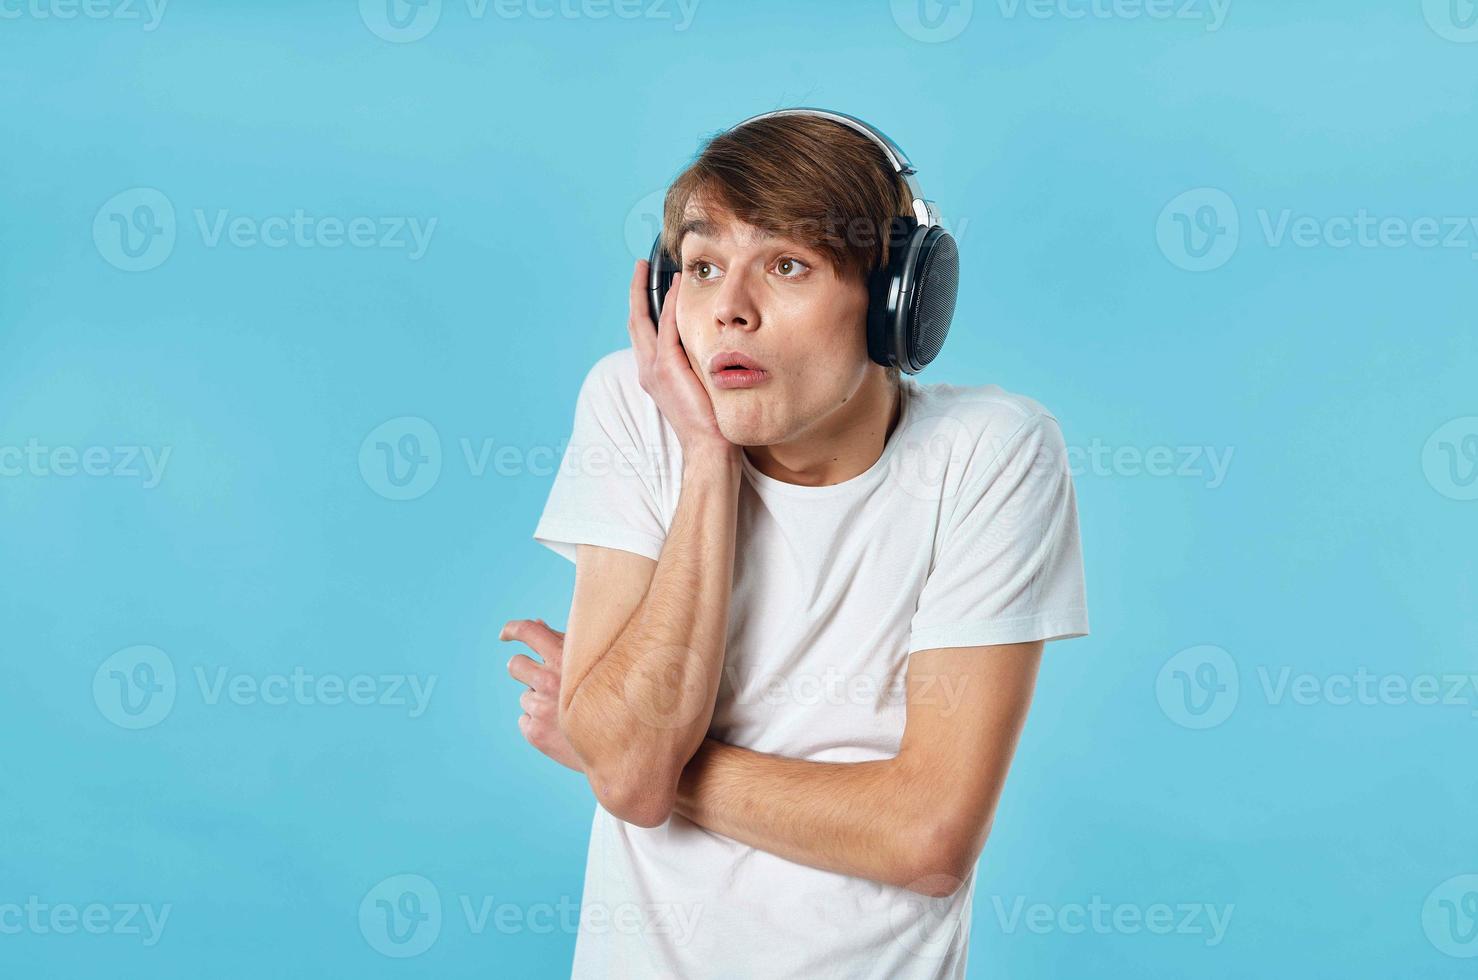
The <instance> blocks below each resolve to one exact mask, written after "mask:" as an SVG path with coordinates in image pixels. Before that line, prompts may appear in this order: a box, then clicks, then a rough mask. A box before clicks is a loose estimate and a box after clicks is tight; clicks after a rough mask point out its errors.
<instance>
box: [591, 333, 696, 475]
mask: <svg viewBox="0 0 1478 980" xmlns="http://www.w3.org/2000/svg"><path fill="white" fill-rule="evenodd" d="M579 401H580V404H581V406H582V407H583V410H584V411H585V412H587V413H590V414H593V415H594V416H595V418H596V419H598V420H600V421H601V422H603V423H605V424H607V425H617V424H619V425H621V426H622V427H623V428H624V429H625V430H626V431H627V432H628V434H629V435H630V437H631V438H632V439H634V440H637V441H640V442H644V443H647V444H648V445H651V446H654V447H656V449H657V451H660V452H666V453H673V452H677V451H678V441H677V433H676V432H674V431H673V430H672V426H671V425H669V424H668V422H667V420H666V419H665V418H664V417H663V416H662V411H661V410H660V409H659V408H658V407H657V403H656V402H655V401H653V400H652V396H651V395H649V394H647V392H646V389H645V388H643V387H642V386H641V379H640V377H639V376H638V373H637V367H636V351H635V350H634V349H632V348H631V347H623V348H621V349H620V350H613V351H611V352H610V353H608V354H603V355H602V356H601V357H600V358H599V359H598V360H597V361H596V362H595V363H594V364H592V365H591V366H590V370H589V371H587V372H586V374H585V380H584V382H583V383H582V384H581V387H580V398H579Z"/></svg>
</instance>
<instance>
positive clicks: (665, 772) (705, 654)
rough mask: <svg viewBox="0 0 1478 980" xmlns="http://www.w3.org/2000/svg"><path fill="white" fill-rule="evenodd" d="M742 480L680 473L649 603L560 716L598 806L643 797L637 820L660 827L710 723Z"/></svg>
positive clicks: (718, 459)
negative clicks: (644, 816)
mask: <svg viewBox="0 0 1478 980" xmlns="http://www.w3.org/2000/svg"><path fill="white" fill-rule="evenodd" d="M739 479H740V470H739V463H738V461H737V458H736V457H734V456H702V457H695V458H691V459H687V460H685V461H684V470H683V485H682V491H681V493H680V494H679V499H678V506H677V511H676V513H675V515H674V517H673V522H672V526H671V528H670V530H669V532H668V535H667V539H666V541H665V542H664V543H663V546H662V552H661V554H660V556H659V558H658V561H657V567H656V569H655V570H654V572H653V575H652V581H651V583H650V585H649V586H648V588H647V593H646V596H645V597H644V598H643V599H642V601H641V603H640V604H639V605H638V606H637V608H636V610H635V611H634V612H633V613H632V615H631V618H630V619H629V620H628V621H627V623H626V625H625V627H624V628H623V629H622V630H621V632H620V634H618V636H617V638H616V640H615V641H614V642H613V643H612V644H611V646H610V648H609V649H608V650H607V651H606V652H605V653H604V654H603V655H601V656H600V657H599V658H598V659H597V660H596V661H595V662H594V664H593V665H592V666H591V667H590V669H589V670H588V671H587V672H586V673H585V674H584V676H582V677H580V678H578V679H574V683H573V685H572V687H571V689H570V692H569V695H568V698H567V700H566V702H565V707H564V709H563V710H562V712H561V722H560V723H561V727H562V728H563V730H564V731H565V733H566V737H567V738H568V740H569V742H570V745H571V746H572V747H573V748H574V750H575V751H576V752H577V753H578V754H579V755H580V757H581V759H582V760H583V761H584V763H585V769H586V774H587V776H589V777H590V779H591V781H592V786H593V787H594V788H595V789H596V793H597V796H599V797H601V798H602V799H603V800H604V799H607V798H614V797H617V796H626V797H630V796H631V795H632V794H633V792H636V793H637V794H638V795H640V796H642V797H643V800H642V801H640V802H639V803H638V804H636V805H635V808H636V809H637V810H639V811H642V812H650V813H653V820H655V821H656V822H660V820H661V819H665V812H666V808H669V807H670V806H671V803H672V798H673V796H674V795H675V793H676V789H677V779H678V776H679V774H680V773H681V772H682V768H683V766H684V764H685V763H686V762H687V761H688V759H689V758H690V757H691V756H692V754H693V753H694V752H695V751H696V750H697V748H698V746H699V745H700V744H701V743H702V741H703V736H704V734H705V733H706V732H707V731H708V726H709V723H710V721H711V720H712V717H713V708H714V703H715V701H716V699H717V695H718V688H719V680H720V676H721V670H722V667H723V662H724V646H725V641H726V635H727V631H728V619H729V599H730V593H731V591H732V587H733V569H734V548H735V532H736V523H737V517H736V515H737V501H738V492H739ZM602 783H604V784H605V785H602ZM633 787H635V790H634V789H633Z"/></svg>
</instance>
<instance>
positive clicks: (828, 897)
mask: <svg viewBox="0 0 1478 980" xmlns="http://www.w3.org/2000/svg"><path fill="white" fill-rule="evenodd" d="M901 381H902V393H901V394H902V399H903V402H902V406H901V410H900V416H899V419H898V423H897V425H896V427H895V428H894V430H893V432H892V433H891V434H890V436H889V438H888V440H887V443H886V445H885V446H884V449H883V453H882V455H881V456H880V457H879V459H878V460H877V462H876V463H874V464H873V466H872V467H870V468H869V469H868V470H867V471H866V472H864V473H862V474H859V475H858V476H855V477H853V478H852V479H850V480H846V481H844V482H842V483H839V484H836V485H833V486H827V487H804V486H798V485H795V484H790V483H785V482H782V481H778V480H775V479H772V478H770V477H767V476H765V475H764V474H762V473H760V472H759V471H758V470H757V469H755V467H754V466H753V464H751V463H750V462H749V459H748V457H747V456H746V457H745V458H744V460H743V467H744V475H743V477H742V479H741V482H740V489H739V500H738V531H737V539H736V549H735V562H734V586H733V593H732V597H731V600H730V607H729V626H728V635H727V646H726V648H725V655H724V668H723V677H722V680H721V682H720V687H719V692H718V703H717V707H716V708H715V711H714V715H713V723H712V726H711V728H710V730H709V734H710V735H711V736H713V737H714V738H716V739H718V740H719V741H722V742H727V743H730V744H733V745H739V746H743V747H746V748H750V749H754V750H756V751H760V752H769V753H775V754H777V755H783V756H787V757H790V758H796V759H807V760H811V761H816V762H857V761H864V760H871V759H884V758H890V757H892V756H894V755H896V754H897V751H898V746H899V744H900V740H901V738H902V735H903V726H904V717H905V708H906V701H905V684H904V681H905V676H906V671H907V666H908V655H909V654H910V653H912V652H914V651H915V650H924V649H930V648H933V647H951V646H977V645H982V644H993V643H1016V642H1024V641H1028V640H1038V639H1046V640H1051V639H1063V638H1067V637H1073V636H1083V635H1086V634H1087V632H1088V613H1087V607H1086V603H1085V597H1084V587H1083V561H1082V554H1081V551H1080V549H1079V542H1078V518H1077V505H1076V498H1075V496H1074V492H1073V484H1072V478H1071V476H1070V474H1069V472H1068V462H1067V454H1066V451H1065V448H1064V445H1063V440H1062V435H1061V432H1060V430H1059V429H1058V425H1057V421H1056V420H1055V419H1054V418H1053V417H1052V416H1051V415H1050V414H1048V413H1047V411H1046V410H1045V409H1043V407H1042V406H1041V405H1039V404H1037V403H1036V402H1034V401H1032V400H1031V399H1029V398H1025V397H1022V396H1020V395H1014V394H1011V393H1009V392H1006V391H1003V390H1002V389H1001V388H999V387H996V386H994V385H985V386H980V387H959V386H955V385H948V384H942V383H936V384H920V383H918V382H916V381H915V380H914V379H913V378H911V377H910V376H908V375H904V376H903V377H902V379H901ZM681 479H682V456H681V447H680V446H679V444H678V440H677V435H676V433H675V432H674V431H673V429H672V428H671V426H669V425H668V423H667V421H666V419H664V418H663V417H662V415H661V412H660V411H659V409H658V408H657V406H656V403H655V402H653V401H652V399H651V397H650V396H649V395H647V393H646V392H645V391H643V390H642V388H641V385H640V384H639V383H638V381H637V369H636V359H635V352H634V351H633V350H632V349H631V348H629V347H628V348H624V349H622V350H618V351H614V352H612V353H610V354H607V355H606V356H604V357H602V358H601V359H600V360H599V361H598V362H596V364H595V366H594V367H593V368H591V370H590V372H589V374H588V375H587V377H586V379H585V382H584V384H583V386H582V387H581V389H580V395H579V399H578V402H577V406H576V409H575V423H574V431H573V434H572V436H571V439H570V442H569V444H568V446H567V448H566V450H565V453H564V458H563V460H562V462H561V465H560V470H559V472H558V473H557V474H556V476H555V480H554V485H553V487H552V488H551V490H550V493H549V498H548V501H547V503H546V504H545V507H544V512H543V515H542V516H541V518H540V520H539V524H538V526H537V528H536V529H535V531H534V539H535V540H537V541H539V542H540V543H542V544H545V545H547V546H548V547H550V548H551V549H553V550H554V551H556V552H558V553H559V554H561V555H563V556H565V557H566V558H569V559H570V560H571V561H573V560H574V559H575V554H576V552H575V544H577V543H583V544H594V545H601V546H604V547H608V548H619V549H623V550H626V551H632V552H636V553H637V554H641V555H646V556H647V557H649V558H652V559H656V558H658V557H659V555H660V554H661V550H662V543H663V540H664V539H665V537H666V533H667V529H668V527H669V526H670V525H671V522H672V518H673V515H674V514H675V512H676V509H677V501H678V492H679V489H680V486H681ZM940 696H941V697H943V696H945V694H944V693H943V692H941V695H940ZM974 887H975V875H974V873H973V871H972V873H971V875H970V877H969V879H968V881H967V882H966V883H965V885H964V886H963V887H961V888H960V889H959V890H958V891H957V892H955V893H954V894H953V895H950V896H948V897H947V898H938V899H935V898H930V897H928V896H926V895H923V894H920V893H918V892H913V891H910V890H908V889H905V888H900V887H897V886H893V885H887V884H883V883H880V882H875V881H870V880H867V879H863V878H858V877H852V876H848V875H843V874H837V873H834V872H831V871H825V870H821V869H819V868H813V867H809V866H807V865H803V864H798V863H796V862H793V861H789V860H786V859H785V858H781V857H778V856H776V855H774V854H771V853H769V852H767V851H761V850H758V849H756V848H753V847H750V846H749V845H747V844H743V843H740V842H738V841H736V840H733V839H732V838H729V837H724V836H722V835H720V834H716V833H713V832H712V831H709V830H707V829H706V828H704V827H702V826H700V825H698V824H696V823H693V822H692V821H690V820H688V819H686V818H684V817H681V816H678V815H676V814H674V815H673V816H672V817H671V818H669V819H668V820H667V822H666V823H664V824H662V825H661V826H659V827H653V828H643V827H637V826H635V825H633V824H629V823H626V822H625V821H623V820H620V819H618V818H616V817H613V816H611V815H610V814H609V813H608V812H606V811H605V809H604V808H602V807H601V806H600V805H599V804H597V805H596V808H595V820H594V824H593V825H592V827H591V833H590V850H589V855H588V857H587V862H586V869H585V892H584V897H583V899H582V909H581V921H580V929H579V934H578V937H577V940H576V944H575V960H574V971H573V976H574V977H575V978H579V980H588V978H598V977H599V978H606V977H611V978H623V980H624V978H650V977H673V978H682V980H702V978H720V977H734V978H749V977H765V978H767V980H769V978H782V977H796V978H802V977H804V978H807V980H816V978H823V977H837V978H846V980H857V978H863V977H879V978H883V977H886V978H917V980H922V978H938V977H962V976H964V972H965V955H966V948H967V944H968V941H969V926H970V905H971V898H972V896H973V894H974Z"/></svg>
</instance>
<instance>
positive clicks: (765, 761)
mask: <svg viewBox="0 0 1478 980" xmlns="http://www.w3.org/2000/svg"><path fill="white" fill-rule="evenodd" d="M1042 646H1043V644H1042V642H1041V641H1035V642H1031V643H1019V644H1006V645H1000V646H985V647H955V648H946V649H938V650H921V651H919V652H917V653H915V654H914V655H913V656H912V657H911V658H910V662H909V670H908V721H907V723H906V726H905V731H904V736H903V741H902V745H901V746H900V749H899V753H898V755H897V756H895V757H893V758H891V759H883V760H878V761H874V762H856V763H820V762H807V761H803V760H798V759H787V758H783V757H780V756H775V755H768V754H765V753H760V752H753V751H750V750H748V749H743V748H739V747H736V746H732V745H726V744H724V743H722V742H716V741H714V740H713V739H706V740H705V741H704V743H703V747H702V748H701V749H700V750H699V751H698V753H697V754H696V755H695V756H694V757H693V759H692V761H691V762H690V763H689V764H688V767H687V769H686V770H685V771H684V772H683V775H682V779H681V780H680V782H679V786H678V796H677V803H676V806H675V810H676V812H678V813H680V814H681V815H683V816H685V817H687V818H688V819H690V820H692V821H694V822H695V823H698V824H701V825H702V826H704V827H707V828H708V829H709V830H712V831H715V832H717V833H720V834H723V835H725V836H727V837H732V838H733V839H735V840H738V841H742V842H744V843H746V844H749V845H751V846H754V847H758V848H760V849H761V850H765V851H769V852H771V853H773V854H778V855H780V856H781V857H784V858H788V859H789V860H792V861H795V862H798V863H800V864H807V865H811V866H813V867H818V868H823V869H826V870H829V871H836V872H839V873H842V874H849V875H855V876H857V877H862V878H868V879H871V880H874V881H882V882H886V883H888V884H893V885H898V886H901V887H905V888H909V889H911V890H914V891H917V892H921V893H923V894H927V895H935V896H942V895H948V894H950V893H952V892H954V891H955V890H957V889H958V888H959V887H960V885H961V884H962V883H963V881H964V879H965V878H966V877H967V876H968V875H969V873H970V870H971V869H972V868H973V867H974V866H975V862H976V860H977V859H978V858H979V855H980V851H981V849H982V848H983V847H984V845H985V840H986V837H987V835H988V833H989V830H990V824H991V821H992V820H993V819H994V815H995V808H996V803H997V801H998V800H999V799H1000V795H1001V790H1002V787H1003V785H1004V783H1005V779H1006V774H1007V771H1008V770H1009V768H1010V764H1011V758H1012V756H1013V754H1014V753H1015V749H1016V744H1017V741H1018V739H1019V737H1020V734H1021V729H1022V727H1023V725H1024V724H1025V721H1026V715H1027V710H1028V708H1029V706H1030V704H1031V696H1032V689H1033V687H1034V685H1035V683H1036V675H1037V668H1038V665H1039V663H1040V660H1041V652H1042ZM926 677H927V678H931V679H930V680H927V681H926V680H925V678H926Z"/></svg>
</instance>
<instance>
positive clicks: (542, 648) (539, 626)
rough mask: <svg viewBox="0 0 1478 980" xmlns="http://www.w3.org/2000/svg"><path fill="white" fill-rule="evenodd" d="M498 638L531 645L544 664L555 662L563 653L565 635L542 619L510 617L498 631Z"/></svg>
mask: <svg viewBox="0 0 1478 980" xmlns="http://www.w3.org/2000/svg"><path fill="white" fill-rule="evenodd" d="M498 639H500V640H504V641H507V640H517V641H519V642H520V643H522V644H523V645H524V646H527V647H531V648H532V649H533V650H534V652H535V653H537V654H538V655H539V656H540V657H541V658H542V659H543V661H544V662H545V663H546V664H551V665H552V664H557V663H558V662H559V661H560V659H561V657H562V655H563V653H564V642H565V635H564V634H563V633H561V632H559V631H558V630H556V629H553V628H552V627H550V625H549V624H548V623H546V622H544V620H542V619H510V620H509V621H508V622H506V623H504V624H503V629H502V630H500V631H499V632H498Z"/></svg>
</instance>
